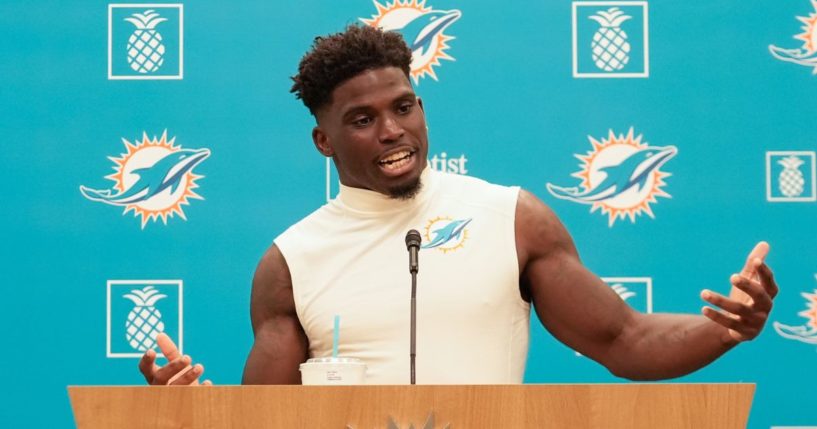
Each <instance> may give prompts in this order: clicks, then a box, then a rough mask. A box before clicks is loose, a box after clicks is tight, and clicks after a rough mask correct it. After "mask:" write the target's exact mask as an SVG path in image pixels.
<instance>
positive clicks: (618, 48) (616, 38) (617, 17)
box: [590, 7, 632, 71]
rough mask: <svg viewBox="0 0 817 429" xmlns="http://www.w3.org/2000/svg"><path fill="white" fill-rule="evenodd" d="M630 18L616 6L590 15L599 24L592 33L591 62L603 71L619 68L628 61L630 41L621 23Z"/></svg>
mask: <svg viewBox="0 0 817 429" xmlns="http://www.w3.org/2000/svg"><path fill="white" fill-rule="evenodd" d="M630 18H632V16H630V15H625V14H624V12H622V11H621V10H619V8H617V7H611V8H610V9H609V10H607V11H606V12H605V11H600V12H598V13H596V14H595V15H592V16H590V19H592V20H594V21H596V22H598V23H599V25H600V26H601V27H600V28H599V29H598V31H596V32H595V34H593V42H592V43H591V44H590V46H591V48H592V49H593V62H594V63H595V64H596V67H598V68H600V69H602V70H604V71H614V70H621V69H623V68H624V65H626V64H627V62H628V61H630V43H628V42H627V33H625V32H624V30H622V29H621V23H622V22H624V21H626V20H628V19H630Z"/></svg>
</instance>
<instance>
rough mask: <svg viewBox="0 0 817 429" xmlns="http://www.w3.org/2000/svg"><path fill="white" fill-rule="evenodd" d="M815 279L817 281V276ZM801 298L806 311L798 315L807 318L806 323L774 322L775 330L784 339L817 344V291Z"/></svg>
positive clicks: (805, 294) (804, 294) (804, 293)
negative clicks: (797, 324)
mask: <svg viewBox="0 0 817 429" xmlns="http://www.w3.org/2000/svg"><path fill="white" fill-rule="evenodd" d="M814 277H815V279H817V275H815V276H814ZM801 296H802V297H803V298H804V299H805V300H806V309H805V310H803V311H801V312H799V313H797V315H798V316H801V317H803V318H805V319H806V322H805V323H803V324H802V325H799V326H789V325H784V324H782V323H780V322H774V330H775V331H777V333H778V334H780V336H782V337H783V338H788V339H790V340H795V341H801V342H804V343H807V344H817V289H815V290H814V292H813V293H807V292H803V293H802V294H801Z"/></svg>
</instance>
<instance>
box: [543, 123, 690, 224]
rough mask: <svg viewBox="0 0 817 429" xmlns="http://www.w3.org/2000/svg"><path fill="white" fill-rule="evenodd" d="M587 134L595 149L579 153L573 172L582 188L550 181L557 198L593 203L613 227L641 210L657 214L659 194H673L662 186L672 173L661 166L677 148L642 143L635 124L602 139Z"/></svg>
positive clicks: (592, 205)
mask: <svg viewBox="0 0 817 429" xmlns="http://www.w3.org/2000/svg"><path fill="white" fill-rule="evenodd" d="M588 138H589V139H590V144H591V145H592V147H593V149H592V150H590V151H589V152H587V154H586V155H576V158H578V159H579V160H580V161H582V164H581V165H580V170H579V171H578V172H576V173H573V177H575V178H577V179H579V180H580V181H581V182H580V183H579V186H580V187H581V189H580V188H579V187H562V186H557V185H554V184H552V183H548V184H547V189H548V191H549V192H550V193H551V194H552V195H553V196H554V197H556V198H559V199H563V200H568V201H572V202H576V203H580V204H588V205H590V206H591V207H590V212H591V213H592V212H595V211H597V210H601V213H602V214H606V215H608V226H610V227H612V226H613V224H614V223H615V221H616V220H617V219H626V218H629V219H630V221H631V222H632V223H635V219H636V217H637V216H640V215H641V214H646V215H647V216H649V217H651V218H655V215H654V214H653V212H652V208H651V206H650V204H655V203H657V202H658V201H657V199H656V198H657V197H665V198H670V195H669V194H667V193H666V192H665V191H664V190H663V188H664V186H665V185H666V183H665V182H664V179H666V178H667V177H670V173H666V172H664V171H662V170H661V168H662V167H663V165H664V164H666V163H667V161H669V160H670V159H672V158H673V157H674V156H675V155H676V154H677V153H678V149H677V148H676V147H675V146H664V147H660V146H650V145H648V144H647V143H642V141H641V140H642V136H641V135H640V134H639V135H638V136H636V135H635V134H634V132H633V129H632V128H630V131H629V132H628V133H627V134H626V135H624V134H619V135H616V134H615V133H614V132H613V130H610V131H609V134H608V135H607V138H602V139H601V140H600V141H599V140H596V139H594V138H593V137H590V136H588Z"/></svg>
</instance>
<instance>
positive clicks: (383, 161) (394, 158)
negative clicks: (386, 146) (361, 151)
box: [380, 150, 411, 165]
mask: <svg viewBox="0 0 817 429" xmlns="http://www.w3.org/2000/svg"><path fill="white" fill-rule="evenodd" d="M409 155H411V152H409V151H407V150H404V151H400V152H397V153H394V154H391V155H389V157H388V158H383V159H381V160H380V164H381V165H382V164H388V163H393V162H395V161H398V160H400V159H403V158H408V157H409Z"/></svg>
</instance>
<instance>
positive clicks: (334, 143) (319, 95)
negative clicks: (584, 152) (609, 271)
mask: <svg viewBox="0 0 817 429" xmlns="http://www.w3.org/2000/svg"><path fill="white" fill-rule="evenodd" d="M410 63H411V52H410V51H409V49H408V47H407V46H406V45H405V43H404V42H403V41H402V39H401V38H400V36H399V35H397V34H396V33H388V32H381V31H379V30H376V29H373V28H370V27H356V26H351V27H349V28H347V29H346V31H345V32H343V33H339V34H335V35H332V36H329V37H326V38H317V39H316V41H315V44H314V46H313V49H312V51H311V52H309V53H308V54H307V55H305V56H304V58H303V59H302V61H301V64H300V67H299V73H298V75H297V76H295V77H294V78H293V79H294V81H295V85H294V86H293V92H295V93H296V95H297V96H298V97H299V98H301V99H302V100H303V102H304V104H305V105H306V106H307V107H308V108H309V109H310V111H311V113H312V114H313V115H314V116H315V118H316V120H317V126H316V127H315V128H314V129H313V131H312V138H313V141H314V143H315V146H316V147H317V149H318V151H319V152H320V153H321V154H323V155H324V156H327V157H332V159H333V161H334V163H335V166H336V167H337V170H338V174H339V176H340V181H341V190H340V193H339V196H338V197H337V198H336V199H335V200H333V201H332V202H330V203H328V204H327V205H325V206H323V207H321V208H320V209H318V210H317V211H315V212H314V213H312V214H311V215H309V216H308V217H306V218H305V219H303V220H301V221H300V222H298V223H297V224H296V225H293V226H292V227H291V228H289V229H288V230H287V231H286V232H285V233H284V234H282V235H281V236H279V237H278V238H277V239H276V240H275V244H274V245H273V246H272V247H271V248H270V249H269V250H268V251H267V253H266V254H265V255H264V257H263V258H262V260H261V262H260V264H259V266H258V269H257V271H256V274H255V278H254V280H253V289H252V298H251V301H252V303H251V318H252V324H253V330H254V333H255V342H254V345H253V347H252V350H251V351H250V355H249V357H248V359H247V363H246V367H245V370H244V377H243V383H245V384H298V383H300V380H301V379H300V374H299V370H298V368H299V364H300V363H302V362H304V361H306V360H307V359H308V358H309V357H320V356H327V355H329V354H330V351H331V346H332V344H331V343H332V340H331V338H332V324H331V320H332V317H333V316H334V315H335V314H340V315H341V316H342V320H343V322H342V326H343V328H342V333H341V344H340V347H341V354H342V355H345V356H350V357H358V358H361V359H363V360H364V361H365V362H366V363H367V365H368V373H367V382H370V383H379V384H401V383H408V381H409V374H408V372H409V371H408V369H409V368H408V318H409V304H408V302H409V300H408V293H409V283H408V282H409V277H408V273H407V272H406V271H407V270H406V263H405V262H404V261H405V259H406V251H405V245H404V243H403V236H404V235H405V232H406V231H407V230H409V229H411V228H416V229H420V230H424V229H425V232H426V238H425V239H426V240H427V242H426V243H425V247H424V249H423V250H422V251H421V253H420V255H421V259H422V265H423V268H422V270H421V275H420V278H419V284H420V292H419V294H418V359H417V379H418V383H435V384H441V383H480V384H481V383H520V382H521V381H522V375H523V373H524V366H525V358H526V354H527V348H528V316H529V311H530V304H531V303H532V304H533V306H534V309H535V310H536V313H537V316H538V317H539V320H540V321H541V322H542V324H543V325H544V326H545V327H546V328H547V329H548V330H549V331H550V332H551V333H552V334H553V335H554V336H555V337H556V338H558V339H559V340H561V341H562V342H564V343H565V344H567V345H568V346H570V347H571V348H573V349H575V350H577V351H579V352H581V353H582V354H584V355H585V356H588V357H590V358H592V359H594V360H596V361H598V362H599V363H601V364H602V365H604V366H605V367H607V368H608V369H609V370H610V371H611V372H612V373H613V374H616V375H618V376H621V377H626V378H630V379H635V380H654V379H663V378H672V377H678V376H681V375H684V374H687V373H689V372H691V371H694V370H696V369H698V368H701V367H703V366H705V365H707V364H708V363H710V362H712V361H713V360H714V359H716V358H717V357H719V356H720V355H722V354H723V353H725V352H726V351H728V350H729V349H731V348H732V347H734V346H735V345H737V344H738V343H740V342H742V341H746V340H751V339H753V338H754V337H756V336H757V335H758V334H759V333H760V331H761V329H762V328H763V326H764V324H765V322H766V319H767V318H768V315H769V312H770V311H771V308H772V300H773V298H774V296H775V295H776V294H777V285H776V284H775V282H774V279H773V277H772V273H771V270H770V269H769V267H768V266H767V265H766V264H765V263H764V262H763V259H764V258H765V256H766V254H767V252H768V249H769V247H768V245H767V244H766V243H759V244H758V245H757V246H756V247H755V249H754V250H753V251H752V252H751V253H750V255H749V257H748V258H747V261H746V265H745V266H744V267H743V269H742V270H741V272H740V273H739V274H735V275H733V276H732V277H731V283H732V290H731V292H730V294H729V296H728V297H726V296H723V295H721V294H718V293H716V292H713V291H708V290H705V291H703V292H701V297H702V299H703V300H704V301H706V302H708V303H709V304H712V305H714V306H716V307H719V308H720V310H716V309H713V308H710V307H704V308H703V309H702V313H703V315H702V316H701V315H698V316H694V315H674V314H640V313H638V312H635V311H633V310H632V309H630V308H629V307H628V306H627V305H626V304H625V303H624V302H623V301H622V300H621V299H620V298H619V297H618V296H617V295H616V294H615V293H614V292H613V291H612V290H610V289H609V288H608V287H607V286H606V285H605V284H604V283H603V282H602V281H601V280H600V279H599V278H598V277H596V276H595V275H593V274H592V273H590V272H589V271H588V270H587V269H586V268H585V267H584V266H583V265H582V264H581V262H580V260H579V257H578V254H577V252H576V249H575V247H574V245H573V242H572V240H571V238H570V236H569V235H568V233H567V231H566V230H565V228H564V227H563V226H562V224H561V223H560V222H559V220H558V219H557V217H556V216H555V215H554V214H553V212H552V211H551V210H550V209H549V208H548V207H547V206H545V205H544V204H543V203H542V202H541V201H539V200H538V199H537V198H536V197H535V196H533V195H532V194H530V193H529V192H527V191H524V190H520V189H518V188H509V187H503V186H497V185H492V184H488V183H486V182H483V181H481V180H478V179H474V178H470V177H462V176H456V175H448V174H443V173H437V172H434V171H431V170H430V168H428V166H427V162H426V158H427V154H428V137H427V128H426V121H425V114H424V110H423V104H422V101H421V100H420V99H419V98H417V97H416V95H415V93H414V91H413V89H412V86H411V83H410V81H409V65H410ZM432 224H433V225H435V226H434V227H433V228H432V227H431V226H430V225H432ZM428 240H430V242H429V241H428ZM445 245H447V246H448V247H445ZM452 273H453V274H452ZM159 344H160V347H161V348H162V350H163V351H164V352H165V354H166V356H167V357H168V360H169V361H170V362H169V363H168V364H167V365H166V366H164V367H161V368H160V367H158V366H157V365H155V363H154V360H155V356H156V355H155V353H154V352H153V351H148V352H147V353H146V354H145V356H144V357H143V359H142V361H141V362H140V369H141V370H142V372H143V374H144V375H145V377H146V379H147V380H148V382H149V383H151V384H190V383H197V380H198V379H199V377H200V376H201V374H202V373H203V367H202V366H201V365H196V366H192V367H191V366H190V359H189V357H187V356H184V357H181V356H178V351H176V350H175V346H173V345H172V342H171V341H170V340H169V339H168V338H167V337H166V336H161V337H160V338H159ZM206 383H207V382H206Z"/></svg>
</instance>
